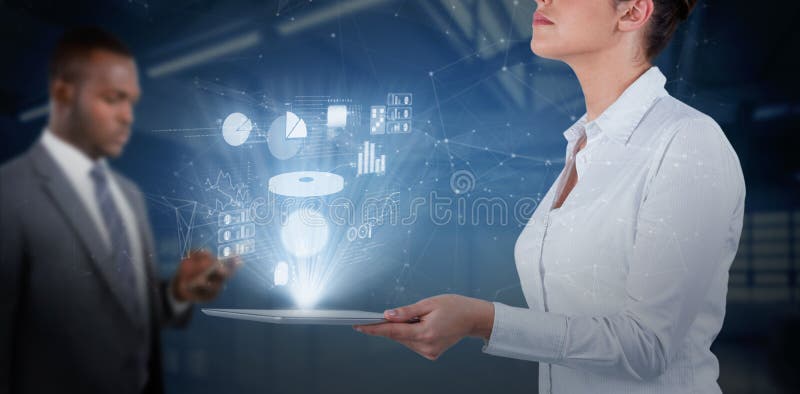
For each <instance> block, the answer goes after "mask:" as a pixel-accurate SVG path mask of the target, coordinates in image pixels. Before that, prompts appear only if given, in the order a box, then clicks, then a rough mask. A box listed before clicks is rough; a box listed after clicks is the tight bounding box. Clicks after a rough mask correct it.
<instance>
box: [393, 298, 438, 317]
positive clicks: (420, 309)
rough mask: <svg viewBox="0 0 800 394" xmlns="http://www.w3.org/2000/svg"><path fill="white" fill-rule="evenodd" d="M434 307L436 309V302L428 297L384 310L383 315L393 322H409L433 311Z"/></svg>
mask: <svg viewBox="0 0 800 394" xmlns="http://www.w3.org/2000/svg"><path fill="white" fill-rule="evenodd" d="M434 309H436V302H435V301H434V300H433V299H431V298H427V299H424V300H422V301H419V302H417V303H416V304H412V305H408V306H403V307H400V308H395V309H390V310H387V311H385V312H383V316H384V317H385V318H386V320H389V321H391V322H396V323H407V322H409V321H413V320H416V319H418V318H420V317H422V316H425V315H427V314H429V313H431V312H432V311H433V310H434Z"/></svg>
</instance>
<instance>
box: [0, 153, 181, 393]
mask: <svg viewBox="0 0 800 394" xmlns="http://www.w3.org/2000/svg"><path fill="white" fill-rule="evenodd" d="M114 175H115V179H116V180H117V183H118V184H119V185H120V187H121V189H122V190H123V192H124V194H125V196H126V197H127V199H128V201H130V203H131V205H132V209H133V211H134V213H135V214H136V216H137V222H138V223H139V228H138V231H139V235H140V238H141V240H142V247H143V249H144V250H143V253H142V255H143V256H144V259H145V263H146V267H147V268H146V276H147V289H148V291H147V293H148V298H149V324H146V323H144V322H143V321H142V319H141V318H138V319H137V318H135V317H134V316H135V315H134V314H132V313H130V312H129V310H128V309H127V307H126V306H127V305H129V303H126V302H122V300H121V297H122V293H121V292H119V291H118V286H116V285H115V276H114V275H115V272H114V271H113V270H112V266H113V260H112V251H110V250H108V248H107V247H106V246H105V245H104V244H103V242H102V241H101V239H102V238H100V233H99V232H98V229H97V228H96V226H95V225H94V222H92V220H91V217H90V216H89V214H88V212H87V211H86V208H85V207H84V205H83V203H82V201H81V200H80V197H79V196H78V194H77V193H76V192H75V191H74V190H73V188H72V186H71V184H70V183H69V181H68V179H67V178H66V175H65V174H64V173H63V172H62V171H61V169H60V168H59V167H58V165H57V164H56V162H55V161H54V160H53V158H52V157H51V156H50V154H49V153H48V152H47V151H46V150H45V148H44V147H43V146H42V145H41V144H40V143H37V144H35V145H34V146H33V147H32V148H31V149H30V150H29V151H28V152H27V153H26V154H24V155H22V156H20V157H19V158H16V159H14V160H13V161H11V162H9V163H7V164H5V165H3V166H2V167H0V393H6V392H10V393H55V392H63V393H135V392H141V391H142V387H141V381H142V374H141V373H140V372H141V371H139V369H137V368H135V365H136V363H135V359H134V357H135V355H136V354H137V352H139V351H141V350H142V349H149V350H150V352H149V354H150V357H149V361H148V374H147V376H149V378H148V380H147V384H146V386H145V387H144V392H150V393H158V392H161V391H162V390H163V389H162V382H161V362H160V352H159V329H160V328H161V327H162V326H165V325H170V324H172V325H182V324H184V323H185V322H186V321H187V320H188V315H189V314H188V313H185V314H183V315H181V316H175V315H174V313H172V310H171V308H170V305H169V302H168V300H167V297H166V282H161V281H159V280H158V279H157V278H156V276H155V270H156V252H155V249H154V245H153V236H152V233H151V231H150V227H149V221H148V218H147V211H146V207H145V202H144V199H143V196H142V194H141V192H140V191H139V189H138V188H137V187H136V185H134V184H133V183H132V182H130V181H129V180H127V179H125V178H123V177H122V176H120V175H118V174H116V173H115V174H114Z"/></svg>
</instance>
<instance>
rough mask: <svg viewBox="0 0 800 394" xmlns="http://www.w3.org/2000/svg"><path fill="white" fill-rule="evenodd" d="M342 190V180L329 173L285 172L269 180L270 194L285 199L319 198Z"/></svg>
mask: <svg viewBox="0 0 800 394" xmlns="http://www.w3.org/2000/svg"><path fill="white" fill-rule="evenodd" d="M343 188H344V178H342V177H341V176H339V175H336V174H333V173H330V172H317V171H297V172H287V173H285V174H280V175H275V176H274V177H272V178H270V180H269V191H270V192H272V193H275V194H280V195H282V196H287V197H321V196H327V195H330V194H334V193H338V192H340V191H342V189H343Z"/></svg>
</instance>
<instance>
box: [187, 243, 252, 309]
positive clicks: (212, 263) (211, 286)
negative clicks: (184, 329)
mask: <svg viewBox="0 0 800 394" xmlns="http://www.w3.org/2000/svg"><path fill="white" fill-rule="evenodd" d="M241 264H242V261H241V259H239V257H238V256H236V257H231V258H230V259H227V260H223V261H220V260H217V258H216V257H215V256H214V255H213V254H212V253H211V252H209V251H207V250H198V251H192V252H191V253H190V254H189V256H188V257H186V258H184V259H183V260H181V263H180V265H179V266H178V272H177V273H176V274H175V278H174V279H173V280H172V296H173V297H175V300H177V301H180V302H207V301H211V300H213V299H214V298H216V297H217V294H219V291H220V290H221V289H222V286H223V285H224V284H225V280H226V279H228V278H229V277H230V276H231V275H233V273H234V272H235V271H236V269H237V268H238V267H239V266H240V265H241Z"/></svg>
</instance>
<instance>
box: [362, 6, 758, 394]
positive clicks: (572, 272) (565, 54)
mask: <svg viewBox="0 0 800 394" xmlns="http://www.w3.org/2000/svg"><path fill="white" fill-rule="evenodd" d="M695 2H696V1H695V0H546V1H545V0H537V1H536V3H537V5H538V9H537V12H536V13H535V14H534V19H533V39H532V40H531V48H532V50H533V52H534V53H535V54H537V55H539V56H542V57H546V58H552V59H559V60H562V61H564V62H565V63H567V64H568V65H569V66H570V67H571V68H572V69H573V71H574V72H575V74H576V75H577V77H578V79H579V81H580V84H581V88H582V89H583V93H584V96H585V99H586V115H585V116H584V117H583V118H581V119H580V120H579V121H578V122H577V123H576V124H575V125H573V126H572V127H570V128H569V129H568V130H566V132H564V136H565V138H566V140H567V149H566V160H565V162H566V164H565V167H564V169H563V171H562V172H561V174H560V176H559V177H558V179H557V180H556V181H555V183H554V184H553V185H552V186H551V188H550V190H549V191H548V192H547V194H546V196H545V197H544V198H543V199H542V201H541V203H540V205H539V206H538V208H537V210H536V211H535V213H534V214H533V216H532V217H531V219H530V221H529V222H528V224H527V225H526V227H525V229H524V230H523V232H522V234H521V235H520V236H519V239H518V240H517V243H516V247H515V251H514V256H515V260H516V265H517V271H518V273H519V277H520V282H521V286H522V290H523V292H524V294H525V299H526V300H527V303H528V308H514V307H510V306H507V305H503V304H500V303H490V302H486V301H482V300H476V299H472V298H467V297H461V296H456V295H444V296H438V297H433V298H429V299H426V300H422V301H420V302H418V303H416V304H414V305H410V306H406V307H402V308H397V309H394V310H390V311H386V313H385V315H386V318H387V319H388V320H390V321H391V323H386V324H381V325H375V326H358V327H356V329H357V330H359V331H361V332H364V333H366V334H370V335H380V336H386V337H389V338H391V339H394V340H396V341H398V342H400V343H402V344H404V345H406V346H407V347H409V348H411V349H412V350H414V351H416V352H417V353H419V354H421V355H422V356H424V357H426V358H429V359H436V358H437V357H439V356H440V355H441V354H442V353H443V352H444V351H445V350H446V349H448V348H449V347H450V346H452V345H454V344H455V343H456V342H458V341H459V340H461V339H462V338H464V337H467V336H474V337H480V338H483V339H484V340H485V347H484V352H486V353H489V354H493V355H497V356H504V357H512V358H517V359H523V360H531V361H538V362H539V363H540V364H539V365H540V366H539V368H540V369H539V387H540V390H539V391H540V392H542V393H589V392H592V393H718V392H720V388H719V386H718V385H717V382H716V380H717V377H718V372H719V366H718V363H717V359H716V357H715V356H714V354H712V353H711V351H710V346H711V343H712V342H713V341H714V338H715V337H716V335H717V333H718V332H719V331H720V328H721V327H722V321H723V317H724V314H725V297H726V291H727V282H728V269H729V267H730V264H731V261H732V260H733V258H734V255H735V254H736V248H737V245H738V242H739V236H740V234H741V229H742V217H743V210H744V197H745V186H744V179H743V176H742V172H741V167H740V164H739V161H738V158H737V156H736V153H735V152H734V150H733V149H732V148H731V146H730V144H729V143H728V141H727V139H726V138H725V136H724V134H723V133H722V130H721V129H720V128H719V126H718V125H717V124H716V123H715V122H714V120H712V119H711V118H709V117H708V116H706V115H704V114H702V113H700V112H698V111H697V110H695V109H693V108H691V107H689V106H687V105H686V104H684V103H681V102H680V101H678V100H676V99H675V98H673V97H671V96H670V95H669V94H668V93H667V92H666V90H665V89H664V85H665V81H666V79H665V77H664V75H663V74H662V73H661V72H660V71H659V69H658V68H656V67H652V60H653V58H654V57H655V56H656V55H658V53H659V52H660V51H661V50H662V49H663V48H664V47H665V46H666V45H667V43H668V42H669V40H670V38H671V36H672V35H673V32H674V31H675V28H676V26H677V25H678V24H679V23H680V22H681V21H683V20H685V19H686V18H687V17H688V15H689V13H690V11H691V10H692V8H693V7H694V5H695ZM415 317H418V318H419V319H420V322H419V323H416V324H409V323H405V322H408V321H409V320H410V319H412V318H415Z"/></svg>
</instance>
